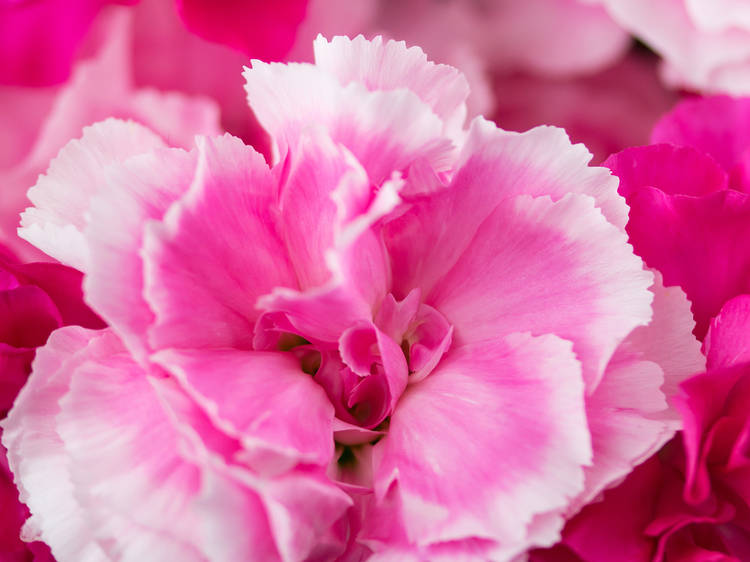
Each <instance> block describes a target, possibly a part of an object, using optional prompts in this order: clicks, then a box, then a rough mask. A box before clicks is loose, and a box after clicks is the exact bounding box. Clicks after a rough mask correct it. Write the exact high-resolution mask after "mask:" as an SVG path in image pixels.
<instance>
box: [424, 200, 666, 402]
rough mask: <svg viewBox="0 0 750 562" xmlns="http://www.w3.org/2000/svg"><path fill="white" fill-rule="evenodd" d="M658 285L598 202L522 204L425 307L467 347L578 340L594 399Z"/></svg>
mask: <svg viewBox="0 0 750 562" xmlns="http://www.w3.org/2000/svg"><path fill="white" fill-rule="evenodd" d="M650 283H651V274H650V273H649V272H647V271H644V270H643V264H642V262H641V260H640V259H639V258H638V257H636V256H635V255H634V254H633V253H632V249H631V248H630V246H629V245H628V244H627V243H626V240H625V233H624V232H622V231H620V230H619V229H617V228H616V227H614V226H613V225H611V224H610V223H608V222H607V221H606V220H605V219H604V217H603V216H602V214H601V213H600V212H599V211H598V210H597V209H596V208H595V207H594V200H593V199H592V198H590V197H588V196H585V195H567V196H565V197H563V198H562V199H561V200H559V201H558V202H556V203H553V202H552V201H551V200H550V198H549V197H538V198H536V199H533V198H531V197H528V196H519V197H516V198H514V199H511V200H509V201H506V202H504V203H502V204H500V205H498V206H497V207H496V208H495V210H494V211H493V212H492V214H491V215H489V216H488V217H487V218H486V219H485V221H484V222H483V223H482V225H481V226H480V228H479V229H478V231H477V232H476V234H475V236H474V239H473V240H472V242H471V244H470V245H469V246H468V247H467V248H466V250H465V251H464V252H463V254H462V255H461V256H460V258H459V259H458V261H457V262H456V264H455V265H454V266H453V268H452V269H451V270H450V272H449V273H448V274H447V275H446V276H445V277H444V278H443V279H441V280H440V281H439V282H438V283H437V285H436V286H435V288H434V290H433V291H432V292H431V293H430V294H429V295H428V296H427V298H426V299H425V301H426V302H427V303H428V304H430V305H431V306H433V307H434V308H436V309H437V310H439V311H440V312H441V313H442V314H443V315H444V316H445V317H446V319H447V320H448V322H450V323H451V324H452V325H453V327H454V342H457V343H459V344H460V343H466V342H477V341H489V340H492V339H495V338H497V337H499V336H500V335H502V334H509V333H512V332H514V331H517V330H526V331H530V332H531V333H533V334H544V333H551V334H555V335H557V336H560V337H562V338H565V339H567V340H569V341H572V342H573V344H574V349H575V351H576V354H577V355H578V357H579V358H580V360H581V362H582V364H583V372H584V379H585V381H586V384H587V389H588V391H592V390H593V389H594V388H595V387H596V385H597V383H598V381H599V379H600V377H601V375H602V373H603V372H604V368H605V367H606V365H607V363H608V362H609V359H610V357H611V355H612V353H613V352H614V351H615V349H616V348H617V346H618V345H619V344H620V343H621V342H622V341H623V340H624V339H625V337H626V336H627V335H628V334H629V333H630V332H631V331H632V330H633V328H635V327H637V326H641V325H645V324H647V323H648V321H649V320H650V317H651V306H650V305H651V300H652V298H653V296H652V294H651V293H650V292H649V291H648V287H649V285H650Z"/></svg>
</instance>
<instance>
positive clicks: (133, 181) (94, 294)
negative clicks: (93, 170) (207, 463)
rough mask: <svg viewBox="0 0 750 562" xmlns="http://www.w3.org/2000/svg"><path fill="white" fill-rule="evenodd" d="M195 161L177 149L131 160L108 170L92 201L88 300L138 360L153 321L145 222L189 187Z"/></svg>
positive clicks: (88, 234) (144, 350)
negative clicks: (147, 285) (148, 296)
mask: <svg viewBox="0 0 750 562" xmlns="http://www.w3.org/2000/svg"><path fill="white" fill-rule="evenodd" d="M196 160H197V156H196V154H195V152H185V151H183V150H180V149H173V148H172V149H162V150H157V151H155V152H153V153H149V154H143V155H140V156H137V157H134V158H130V159H128V160H127V161H126V162H124V163H123V164H122V165H120V166H117V167H116V168H113V169H110V170H109V172H108V174H107V189H106V190H105V191H104V192H103V193H101V194H100V195H99V196H97V197H95V198H94V200H93V201H92V202H91V209H90V220H89V225H88V227H87V228H86V229H85V231H84V236H85V237H86V240H87V243H88V247H89V252H90V256H91V260H90V265H89V267H88V271H87V275H86V277H85V279H84V290H85V293H86V299H87V300H88V302H90V303H91V305H92V306H93V307H94V308H95V309H96V310H97V311H98V312H99V314H101V316H102V317H103V318H104V319H105V320H106V321H107V323H108V324H109V325H110V326H112V329H113V330H115V331H116V332H117V334H118V335H119V336H120V338H121V339H122V340H123V343H125V345H126V346H127V347H128V349H130V351H131V353H133V355H134V357H135V358H136V359H137V360H138V361H143V360H144V359H145V356H146V355H147V354H148V350H149V346H148V342H147V341H146V331H147V329H148V327H149V326H150V325H151V323H152V322H153V321H154V313H153V311H152V310H151V309H150V307H149V305H148V303H146V301H145V300H144V298H143V288H144V278H143V270H144V268H143V259H142V256H141V248H142V247H143V229H144V225H145V224H147V223H148V222H149V221H150V220H161V219H162V218H163V217H164V213H165V212H166V210H167V209H168V208H169V206H170V205H171V204H172V202H173V201H175V200H176V199H177V198H179V197H180V196H181V195H182V194H183V193H185V192H186V191H187V190H188V187H189V186H190V183H191V181H192V180H193V177H194V175H195V167H196Z"/></svg>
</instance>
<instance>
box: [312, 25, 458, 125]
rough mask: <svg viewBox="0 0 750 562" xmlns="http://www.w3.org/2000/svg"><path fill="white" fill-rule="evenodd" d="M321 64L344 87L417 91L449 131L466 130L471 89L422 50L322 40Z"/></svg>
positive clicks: (319, 48) (359, 40)
mask: <svg viewBox="0 0 750 562" xmlns="http://www.w3.org/2000/svg"><path fill="white" fill-rule="evenodd" d="M314 49H315V64H316V66H318V67H319V68H322V69H323V70H325V71H326V72H328V73H330V74H332V75H334V76H335V77H336V78H337V79H338V81H339V82H340V83H341V85H342V86H346V85H347V84H350V83H351V82H359V83H361V84H364V85H365V87H366V88H367V89H368V90H371V91H377V90H396V89H400V88H405V89H407V90H411V91H412V92H414V93H415V94H417V95H418V96H419V98H420V99H421V100H422V101H423V102H425V103H426V104H428V105H429V106H430V107H431V108H432V111H434V112H435V114H436V115H437V116H438V117H440V118H441V119H442V120H443V122H444V123H445V124H446V128H447V129H448V130H456V131H458V130H460V128H461V127H462V126H463V122H464V120H465V119H466V103H465V102H466V98H467V97H468V96H469V84H468V82H467V81H466V78H464V76H463V74H461V73H460V72H459V71H458V70H457V69H455V68H453V67H450V66H447V65H444V64H435V63H433V62H431V61H428V60H427V55H426V54H425V53H424V51H422V49H420V48H419V47H410V48H407V47H406V43H404V42H403V41H393V40H389V41H384V40H383V38H382V37H380V36H378V37H375V38H374V39H372V40H371V41H368V40H367V39H365V38H364V37H363V36H361V35H359V36H357V37H356V38H354V39H349V38H348V37H342V36H339V37H334V38H333V39H332V40H331V41H327V40H326V39H325V38H324V37H323V36H322V35H318V37H317V39H315V43H314Z"/></svg>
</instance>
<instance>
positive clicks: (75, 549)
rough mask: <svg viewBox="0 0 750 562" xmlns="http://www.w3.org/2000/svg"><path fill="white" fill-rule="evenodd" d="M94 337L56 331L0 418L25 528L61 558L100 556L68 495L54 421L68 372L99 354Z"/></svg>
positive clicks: (65, 468)
mask: <svg viewBox="0 0 750 562" xmlns="http://www.w3.org/2000/svg"><path fill="white" fill-rule="evenodd" d="M97 339H98V337H97V336H96V335H95V333H93V332H89V331H87V330H84V329H81V328H77V327H73V328H63V329H60V330H57V331H56V332H55V333H54V334H53V335H52V337H50V339H49V342H48V343H47V345H46V346H45V347H43V348H41V349H39V350H38V352H37V355H36V359H35V360H34V374H33V375H32V376H31V377H30V378H29V381H28V383H27V384H26V386H25V387H24V388H23V390H22V391H21V393H20V394H19V396H18V398H17V400H16V403H15V406H14V408H13V410H12V411H11V412H10V415H9V416H8V418H7V419H6V420H5V421H4V422H3V430H4V431H3V436H2V437H3V445H5V447H6V448H7V449H8V462H9V464H10V466H11V469H12V470H13V473H14V474H15V479H16V484H17V486H18V488H19V492H20V500H21V501H22V502H24V503H25V504H26V505H28V506H29V509H30V510H31V513H32V518H31V519H30V520H29V522H27V524H26V527H27V528H28V529H29V530H32V529H33V530H34V531H35V533H36V534H37V537H36V538H38V539H40V540H43V541H44V542H45V543H47V544H48V545H50V547H51V548H52V551H53V553H54V554H55V556H56V557H57V558H61V559H66V558H68V559H73V560H84V559H87V558H88V557H91V558H96V557H98V558H100V559H101V558H104V552H103V551H102V548H101V546H100V545H98V544H97V543H96V541H94V540H93V530H92V529H91V527H90V525H89V524H88V522H87V521H86V519H85V515H84V513H82V511H81V509H80V506H79V504H78V501H77V500H76V498H75V496H74V485H73V481H72V477H71V474H70V471H69V469H68V464H67V461H66V458H67V455H66V452H65V450H64V444H63V441H62V439H61V438H60V436H59V434H58V433H57V427H56V423H55V416H56V415H57V414H58V413H59V412H60V407H59V400H60V399H61V398H62V397H63V396H64V395H65V394H66V393H67V392H68V389H69V386H70V379H71V375H72V370H73V369H74V368H75V367H76V366H77V365H79V364H80V363H82V362H84V361H85V360H87V359H88V358H89V356H90V355H92V354H94V355H95V354H98V353H100V351H99V349H100V347H101V346H100V345H99V344H98V343H96V341H97ZM90 342H91V345H89V344H90ZM32 427H33V431H29V430H28V428H32ZM51 484H54V485H51Z"/></svg>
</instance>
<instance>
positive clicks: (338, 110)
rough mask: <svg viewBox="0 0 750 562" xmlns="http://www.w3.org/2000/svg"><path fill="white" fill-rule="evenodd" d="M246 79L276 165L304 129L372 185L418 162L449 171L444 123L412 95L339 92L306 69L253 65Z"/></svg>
mask: <svg viewBox="0 0 750 562" xmlns="http://www.w3.org/2000/svg"><path fill="white" fill-rule="evenodd" d="M244 76H245V80H246V84H245V89H246V91H247V95H248V102H249V103H250V107H251V109H252V110H253V111H254V112H255V114H256V116H257V117H258V120H259V121H260V123H261V125H262V126H263V127H264V128H265V129H266V131H268V133H269V134H270V135H271V139H272V144H273V148H274V162H277V161H279V160H280V159H281V158H283V157H284V156H285V155H286V154H287V152H288V151H289V150H290V149H291V147H293V146H294V144H295V143H296V139H297V138H298V137H299V135H300V133H301V131H302V130H303V129H304V128H307V127H310V126H311V125H319V126H321V127H323V128H324V130H326V131H327V132H328V134H329V135H330V136H331V138H332V139H333V140H334V141H335V142H338V143H341V144H343V145H344V146H345V147H346V148H348V149H349V150H350V151H351V152H352V153H353V154H354V155H355V156H356V157H357V159H358V160H359V162H361V163H362V166H363V167H364V168H365V169H366V170H367V173H368V175H369V177H370V180H371V181H372V182H373V183H374V184H376V185H379V184H381V183H382V182H383V181H385V180H386V179H388V178H389V177H390V176H391V174H392V173H393V172H394V171H399V170H405V169H407V168H408V167H409V165H410V164H412V163H413V162H414V161H415V160H417V159H425V160H427V161H428V162H429V163H430V165H431V166H432V167H433V168H434V169H435V170H438V171H445V170H447V169H448V167H449V165H450V161H451V154H452V145H451V142H450V140H448V139H447V138H446V137H444V136H443V124H442V121H441V120H440V118H439V117H437V115H435V114H434V113H433V112H432V110H431V109H430V107H429V106H428V105H427V104H426V103H424V102H423V101H422V100H420V99H419V97H418V96H417V95H416V94H415V93H413V92H410V91H408V90H392V91H374V92H371V91H368V90H367V88H366V87H365V86H364V85H362V84H359V83H351V84H349V85H348V86H346V87H343V86H341V84H339V82H338V80H337V79H336V77H334V76H332V75H331V74H328V73H327V72H325V71H324V70H322V69H320V68H317V67H315V66H312V65H309V64H289V65H281V64H265V63H263V62H261V61H253V67H252V69H246V70H245V73H244Z"/></svg>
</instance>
